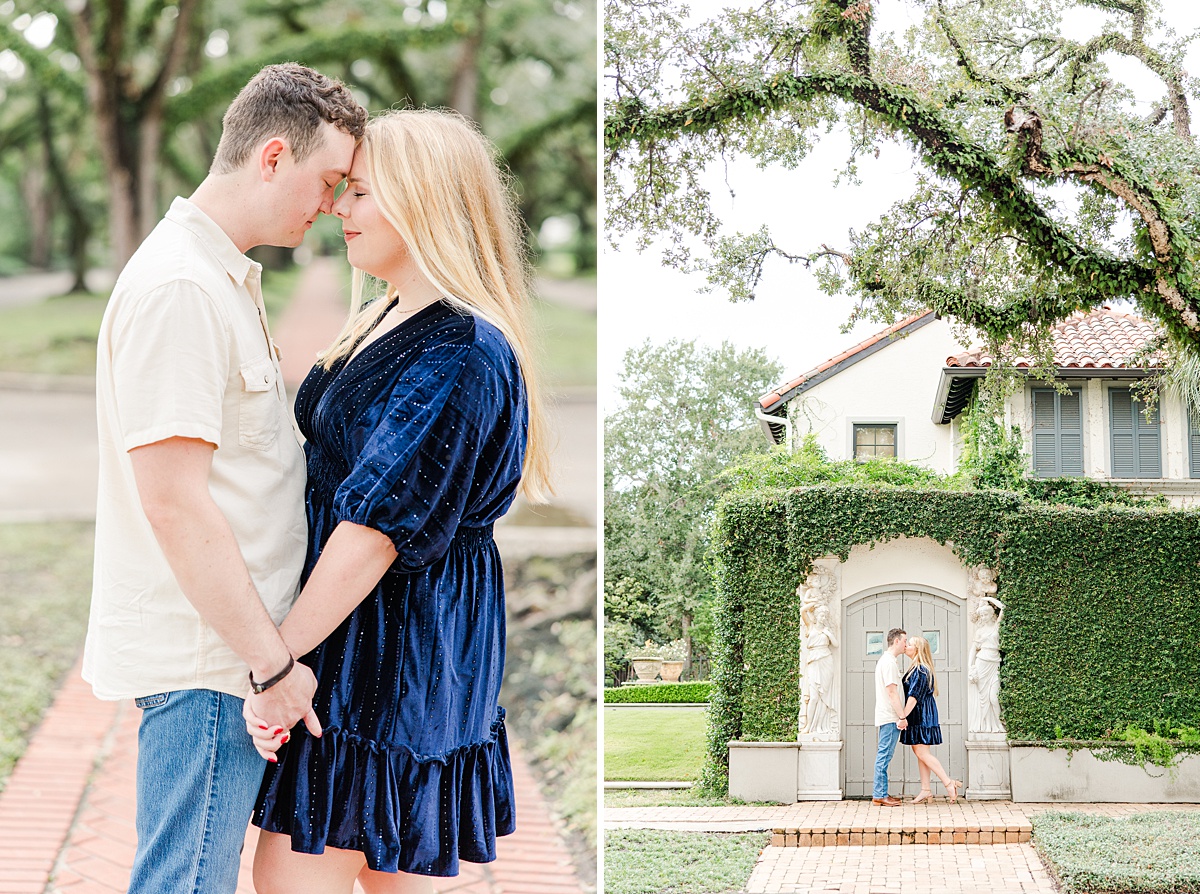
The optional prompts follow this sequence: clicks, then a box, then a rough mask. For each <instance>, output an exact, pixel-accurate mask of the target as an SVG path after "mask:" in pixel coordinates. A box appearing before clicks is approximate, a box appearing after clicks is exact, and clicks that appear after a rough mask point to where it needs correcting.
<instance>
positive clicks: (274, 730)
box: [271, 726, 283, 736]
mask: <svg viewBox="0 0 1200 894" xmlns="http://www.w3.org/2000/svg"><path fill="white" fill-rule="evenodd" d="M281 732H283V727H282V726H277V727H275V729H273V730H272V731H271V735H272V736H278V735H279V734H280V733H281Z"/></svg>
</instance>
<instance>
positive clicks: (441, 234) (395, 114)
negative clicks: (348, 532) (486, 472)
mask: <svg viewBox="0 0 1200 894" xmlns="http://www.w3.org/2000/svg"><path fill="white" fill-rule="evenodd" d="M359 151H360V152H362V153H363V159H364V161H365V162H366V165H367V173H368V177H369V179H370V184H371V190H372V193H373V197H374V200H375V204H376V205H377V207H378V209H379V212H380V214H382V215H383V216H384V218H386V219H387V221H388V222H389V223H390V224H391V225H392V226H393V227H395V229H396V232H397V233H399V235H400V238H401V239H402V240H403V241H404V244H405V247H406V248H407V249H408V252H409V254H410V255H411V257H412V258H413V261H414V262H415V263H416V265H417V267H418V268H419V269H420V271H421V272H422V273H423V274H424V275H425V277H426V278H427V279H428V280H429V282H431V283H432V284H433V285H434V286H435V287H436V288H437V289H438V290H439V291H440V292H441V293H442V295H443V296H444V300H446V302H447V303H449V304H451V305H454V306H457V307H458V308H459V309H460V310H463V311H465V312H467V313H474V314H478V315H479V316H480V317H482V318H484V319H485V320H487V321H488V322H489V323H491V324H492V325H494V326H495V327H496V328H497V329H499V330H500V331H501V332H502V333H503V334H504V337H505V338H506V339H507V340H508V343H509V345H510V347H511V348H512V350H513V353H514V354H516V357H517V362H518V363H519V364H520V367H521V375H522V377H523V378H524V380H525V391H526V394H527V395H528V402H529V437H528V443H527V446H526V450H525V464H524V467H523V469H522V476H521V490H522V492H523V493H524V494H525V496H526V498H528V499H529V500H531V501H533V502H544V501H545V499H546V497H547V495H548V494H549V493H550V492H551V487H550V458H549V437H548V432H547V429H546V420H545V415H544V406H543V397H542V394H541V389H540V382H539V377H538V372H537V364H536V363H535V358H534V351H533V339H532V337H531V329H532V327H531V323H530V320H529V314H530V300H531V296H530V291H531V289H530V279H531V277H530V268H529V263H528V259H527V255H526V250H525V240H524V239H523V238H522V224H521V221H520V218H519V217H518V215H517V211H516V204H515V202H514V201H513V197H512V190H511V187H510V185H509V183H508V178H507V176H506V174H505V173H503V172H502V171H501V169H500V167H499V164H498V153H497V151H496V150H495V148H494V147H493V146H492V144H491V143H490V142H489V141H488V140H487V138H486V137H484V136H483V135H482V134H481V133H479V131H478V130H477V129H476V128H475V127H474V126H473V125H472V124H470V123H469V122H468V121H467V120H466V119H465V118H463V117H462V116H461V115H458V114H457V113H455V112H450V111H442V110H435V109H404V110H395V111H390V112H385V113H383V114H382V115H379V116H378V117H376V118H374V119H373V120H372V121H371V122H370V124H368V125H367V134H366V137H364V139H363V141H362V144H361V146H360V148H359ZM365 279H366V275H365V274H364V273H363V271H361V270H355V271H354V282H353V287H352V289H351V298H350V317H349V319H348V320H347V322H346V325H345V327H344V328H343V329H342V332H341V333H340V334H339V335H338V337H337V339H336V340H335V341H334V343H333V345H332V346H331V347H330V348H329V349H328V350H327V351H325V352H323V353H322V354H320V355H318V357H317V360H318V361H319V362H320V363H321V365H322V366H324V367H325V368H326V369H329V368H331V367H332V366H333V364H334V363H335V362H336V361H338V360H340V359H341V358H343V357H346V356H348V355H350V354H351V353H352V352H353V351H354V347H355V345H356V344H357V343H358V341H359V339H360V338H361V337H362V336H363V335H364V334H366V333H367V332H369V331H370V329H371V327H372V326H374V325H375V324H376V323H377V322H378V321H379V319H380V317H382V316H383V314H384V312H385V311H386V310H387V305H388V302H387V301H386V300H376V301H372V302H371V303H369V304H367V305H366V306H365V307H364V306H363V293H364V281H365ZM386 297H387V298H391V297H392V290H391V289H390V288H389V289H388V294H387V296H386Z"/></svg>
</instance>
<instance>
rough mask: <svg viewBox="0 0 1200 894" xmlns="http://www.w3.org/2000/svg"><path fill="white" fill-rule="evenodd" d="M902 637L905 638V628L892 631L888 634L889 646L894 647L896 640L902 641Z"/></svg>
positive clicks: (894, 628)
mask: <svg viewBox="0 0 1200 894" xmlns="http://www.w3.org/2000/svg"><path fill="white" fill-rule="evenodd" d="M902 636H904V628H903V627H893V628H892V629H891V630H889V631H888V634H887V644H888V646H891V645H893V644H894V643H895V642H896V640H898V639H900V637H902Z"/></svg>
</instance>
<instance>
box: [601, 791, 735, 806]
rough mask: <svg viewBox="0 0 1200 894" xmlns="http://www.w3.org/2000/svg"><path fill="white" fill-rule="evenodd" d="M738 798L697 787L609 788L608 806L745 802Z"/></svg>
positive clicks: (605, 796)
mask: <svg viewBox="0 0 1200 894" xmlns="http://www.w3.org/2000/svg"><path fill="white" fill-rule="evenodd" d="M745 803H746V802H745V801H742V800H739V799H737V798H726V797H723V796H718V795H706V794H700V793H699V792H698V791H697V790H696V789H695V788H677V789H661V788H660V789H654V788H607V789H605V790H604V806H605V807H606V808H607V807H730V806H732V805H734V804H745Z"/></svg>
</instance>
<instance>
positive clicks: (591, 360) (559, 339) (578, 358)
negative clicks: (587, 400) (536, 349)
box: [533, 301, 596, 387]
mask: <svg viewBox="0 0 1200 894" xmlns="http://www.w3.org/2000/svg"><path fill="white" fill-rule="evenodd" d="M533 307H534V314H535V319H536V321H537V325H538V329H539V333H538V334H539V335H540V336H541V341H542V344H541V360H542V368H543V369H544V370H545V371H546V381H547V383H548V384H549V385H551V386H555V385H557V386H559V387H564V386H567V387H570V386H580V385H583V386H587V385H595V384H596V315H595V314H594V313H591V312H589V311H586V310H579V309H578V308H574V307H563V306H561V305H558V304H551V303H549V302H548V301H535V302H534V303H533Z"/></svg>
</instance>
